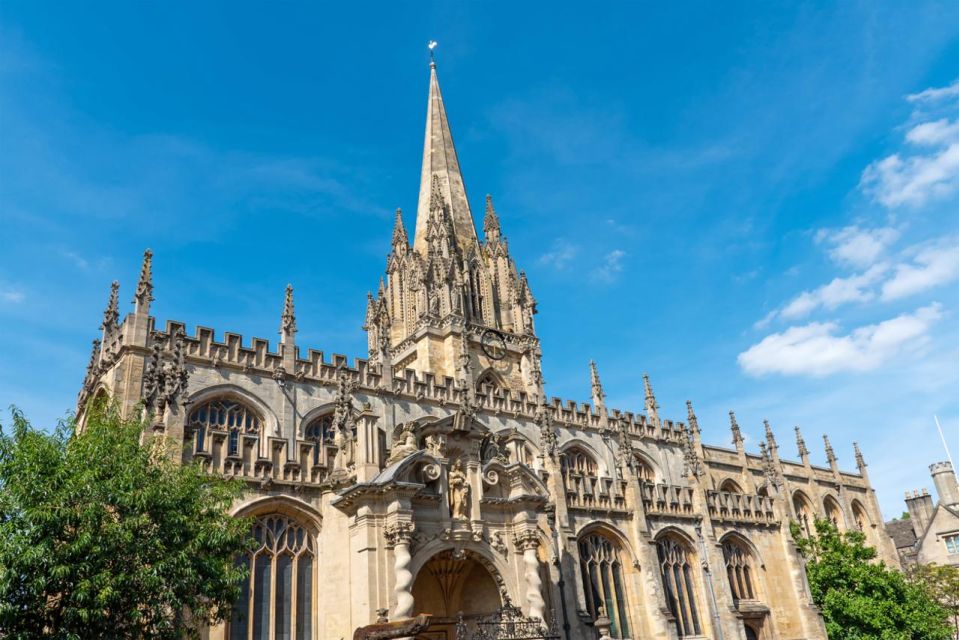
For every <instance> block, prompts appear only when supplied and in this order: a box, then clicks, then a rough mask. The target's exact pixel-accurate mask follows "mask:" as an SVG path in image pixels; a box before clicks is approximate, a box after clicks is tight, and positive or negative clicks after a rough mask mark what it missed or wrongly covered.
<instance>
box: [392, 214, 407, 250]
mask: <svg viewBox="0 0 959 640" xmlns="http://www.w3.org/2000/svg"><path fill="white" fill-rule="evenodd" d="M400 246H401V247H405V248H408V247H409V246H410V239H409V236H407V235H406V227H404V226H403V210H402V209H397V210H396V221H395V222H394V223H393V248H394V249H396V248H397V247H400Z"/></svg>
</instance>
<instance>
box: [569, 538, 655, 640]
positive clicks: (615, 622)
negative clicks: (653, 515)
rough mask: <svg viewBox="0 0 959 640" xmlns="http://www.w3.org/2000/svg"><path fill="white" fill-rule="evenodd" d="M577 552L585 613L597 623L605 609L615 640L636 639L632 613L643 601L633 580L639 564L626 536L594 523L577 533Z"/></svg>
mask: <svg viewBox="0 0 959 640" xmlns="http://www.w3.org/2000/svg"><path fill="white" fill-rule="evenodd" d="M576 549H577V557H578V565H579V572H580V579H581V580H582V586H583V593H582V596H583V601H582V604H585V606H586V609H585V610H586V611H587V613H589V615H590V617H592V618H593V619H595V618H596V617H597V616H598V615H599V613H600V609H601V608H602V609H605V611H606V616H607V617H608V618H609V620H610V623H611V626H610V636H611V637H612V638H629V637H634V634H633V633H631V630H635V628H636V627H635V624H636V623H637V622H638V621H637V620H636V619H635V615H634V614H633V611H635V604H636V603H637V602H641V601H642V599H643V598H642V593H640V592H638V591H637V590H636V588H635V579H634V578H633V577H632V576H633V575H634V574H635V573H636V572H637V571H638V569H639V563H638V562H637V561H636V558H635V556H633V553H632V548H631V545H630V544H629V541H628V540H627V538H626V536H625V535H624V534H623V533H622V532H621V531H619V530H618V529H617V528H616V527H614V526H613V525H610V524H607V523H603V522H598V521H594V522H591V523H589V524H587V525H586V526H584V527H582V528H580V530H579V531H578V532H577V534H576ZM631 605H632V606H631Z"/></svg>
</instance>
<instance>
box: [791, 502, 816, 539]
mask: <svg viewBox="0 0 959 640" xmlns="http://www.w3.org/2000/svg"><path fill="white" fill-rule="evenodd" d="M793 510H795V512H796V519H797V520H799V526H800V527H801V528H802V530H803V533H805V534H806V535H807V536H810V535H812V519H813V512H812V505H811V504H810V503H809V499H808V498H806V495H805V494H804V493H803V492H801V491H797V492H796V493H795V494H793Z"/></svg>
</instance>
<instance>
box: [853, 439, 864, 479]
mask: <svg viewBox="0 0 959 640" xmlns="http://www.w3.org/2000/svg"><path fill="white" fill-rule="evenodd" d="M852 449H853V451H854V452H855V453H856V468H857V469H859V472H860V473H862V470H863V469H865V468H866V460H865V458H863V457H862V450H861V449H860V448H859V443H858V442H853V443H852Z"/></svg>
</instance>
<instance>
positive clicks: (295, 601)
mask: <svg viewBox="0 0 959 640" xmlns="http://www.w3.org/2000/svg"><path fill="white" fill-rule="evenodd" d="M253 538H254V539H255V540H256V541H257V543H258V547H257V548H256V549H255V550H254V551H252V552H251V553H250V554H248V555H246V556H242V557H240V558H239V559H238V560H237V562H238V564H241V565H245V566H246V567H247V568H248V569H249V577H248V578H247V580H246V581H245V582H244V584H243V587H242V592H241V594H240V597H239V599H238V600H237V601H236V604H235V605H234V608H233V611H232V613H231V616H230V622H229V634H228V637H229V638H230V640H307V639H309V638H311V637H312V633H313V605H312V600H313V593H314V588H313V583H314V578H313V576H314V565H315V561H314V556H315V553H314V542H313V535H312V533H311V532H310V531H309V530H308V529H307V528H306V527H305V526H303V525H302V524H300V523H298V522H296V521H295V520H293V519H291V518H288V517H287V516H284V515H280V514H272V515H269V516H264V517H261V518H257V519H256V520H255V522H254V524H253Z"/></svg>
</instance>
